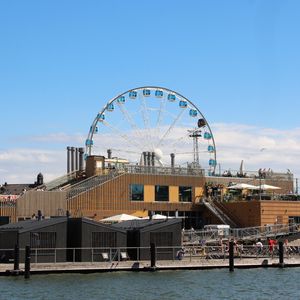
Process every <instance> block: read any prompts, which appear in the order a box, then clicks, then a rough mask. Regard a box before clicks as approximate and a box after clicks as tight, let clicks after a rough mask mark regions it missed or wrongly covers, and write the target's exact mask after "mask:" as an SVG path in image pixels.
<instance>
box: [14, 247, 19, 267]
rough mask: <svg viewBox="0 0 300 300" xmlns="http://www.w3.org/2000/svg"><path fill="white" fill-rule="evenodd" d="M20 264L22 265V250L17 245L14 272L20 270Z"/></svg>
mask: <svg viewBox="0 0 300 300" xmlns="http://www.w3.org/2000/svg"><path fill="white" fill-rule="evenodd" d="M19 264H20V249H19V246H18V245H17V244H16V245H15V250H14V270H15V271H17V270H19Z"/></svg>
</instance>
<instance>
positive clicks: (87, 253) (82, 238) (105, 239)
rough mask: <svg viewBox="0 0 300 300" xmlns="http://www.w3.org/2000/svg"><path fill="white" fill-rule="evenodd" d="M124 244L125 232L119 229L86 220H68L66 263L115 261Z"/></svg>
mask: <svg viewBox="0 0 300 300" xmlns="http://www.w3.org/2000/svg"><path fill="white" fill-rule="evenodd" d="M126 243H127V241H126V230H123V229H121V228H116V227H112V226H110V225H105V224H103V223H99V222H95V221H93V220H90V219H86V218H71V219H69V220H68V242H67V245H68V248H71V249H69V250H68V256H67V259H68V261H89V262H91V261H103V260H116V259H118V257H117V256H118V255H120V254H119V253H120V251H126ZM76 248H83V249H76ZM84 248H86V249H84ZM118 250H120V251H118Z"/></svg>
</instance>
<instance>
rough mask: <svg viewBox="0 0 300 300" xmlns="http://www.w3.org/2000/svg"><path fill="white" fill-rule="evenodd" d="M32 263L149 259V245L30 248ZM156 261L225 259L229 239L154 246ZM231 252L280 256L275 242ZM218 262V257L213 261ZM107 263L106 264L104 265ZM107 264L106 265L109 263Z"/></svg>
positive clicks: (296, 253) (294, 249)
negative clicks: (183, 244)
mask: <svg viewBox="0 0 300 300" xmlns="http://www.w3.org/2000/svg"><path fill="white" fill-rule="evenodd" d="M19 253H20V254H19V257H20V262H21V263H23V262H24V256H25V249H23V248H22V249H20V252H19ZM30 256H31V263H32V264H44V263H51V264H53V263H54V264H56V263H66V262H68V263H72V264H77V263H78V264H80V263H81V264H82V263H97V264H98V263H106V264H107V263H108V264H112V263H115V262H118V263H119V262H126V261H127V262H149V261H150V259H151V253H150V247H118V248H36V249H31V253H30ZM155 256H156V261H157V262H158V263H159V262H160V261H182V262H199V261H201V260H202V261H203V259H204V260H205V262H206V263H209V261H210V260H225V259H227V258H228V257H229V245H228V243H222V244H221V243H220V244H218V245H210V246H208V245H191V246H184V247H182V246H165V247H156V249H155ZM234 256H235V257H236V258H238V259H241V260H242V259H244V260H247V261H249V260H250V261H251V260H252V259H258V258H269V259H275V258H277V257H279V247H278V245H274V246H272V247H271V246H269V245H267V244H265V245H262V247H259V246H257V245H244V244H243V243H236V244H235V245H234ZM284 257H285V258H287V259H289V258H297V259H300V246H289V245H284ZM0 258H1V259H0V263H14V250H13V249H1V250H0ZM216 263H217V261H216ZM106 266H107V265H106ZM108 266H109V265H108Z"/></svg>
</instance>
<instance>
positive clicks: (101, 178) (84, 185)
mask: <svg viewBox="0 0 300 300" xmlns="http://www.w3.org/2000/svg"><path fill="white" fill-rule="evenodd" d="M121 175H123V174H121ZM121 175H120V174H119V173H117V172H111V173H109V174H106V175H95V176H93V177H89V178H87V179H85V180H83V181H81V182H79V183H77V184H74V185H72V186H71V187H70V188H69V189H68V190H67V199H71V198H73V197H75V196H77V195H79V194H81V193H83V192H86V191H88V190H90V189H93V188H94V187H96V186H99V185H101V184H103V183H105V182H107V181H109V180H111V179H113V178H116V177H117V176H121Z"/></svg>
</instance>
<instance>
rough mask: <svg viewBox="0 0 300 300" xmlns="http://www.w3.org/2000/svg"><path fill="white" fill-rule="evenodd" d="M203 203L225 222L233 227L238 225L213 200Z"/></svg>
mask: <svg viewBox="0 0 300 300" xmlns="http://www.w3.org/2000/svg"><path fill="white" fill-rule="evenodd" d="M203 204H204V205H205V206H206V207H207V208H208V209H209V210H210V211H211V212H212V213H213V214H214V215H215V216H216V217H217V218H218V219H219V220H220V221H221V222H222V223H223V224H227V225H230V227H231V228H236V227H238V226H237V224H236V223H235V222H234V221H233V220H232V219H231V218H230V217H229V216H228V215H227V214H225V213H224V212H223V211H222V210H221V209H220V208H219V207H217V206H216V205H215V204H214V203H213V202H208V201H205V200H204V201H203Z"/></svg>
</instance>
